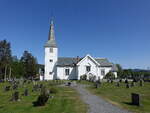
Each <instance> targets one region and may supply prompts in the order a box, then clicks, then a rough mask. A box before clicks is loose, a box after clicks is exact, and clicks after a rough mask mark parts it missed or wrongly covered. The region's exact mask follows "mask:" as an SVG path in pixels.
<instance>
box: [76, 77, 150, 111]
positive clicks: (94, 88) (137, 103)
mask: <svg viewBox="0 0 150 113" xmlns="http://www.w3.org/2000/svg"><path fill="white" fill-rule="evenodd" d="M106 81H107V80H105V81H104V80H103V81H101V83H100V84H99V85H97V84H98V82H91V81H85V80H83V81H79V83H80V84H85V85H88V87H87V89H88V90H89V91H90V92H92V93H93V94H95V95H98V96H100V97H102V98H104V99H105V100H106V101H108V102H109V103H112V104H114V105H116V106H119V107H120V108H123V109H127V110H129V111H132V112H135V113H149V112H150V82H144V81H142V80H140V81H138V82H134V81H128V80H124V81H123V80H113V82H112V81H111V80H108V81H109V82H108V81H107V82H106Z"/></svg>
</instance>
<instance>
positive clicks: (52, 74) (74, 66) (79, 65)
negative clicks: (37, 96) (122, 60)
mask: <svg viewBox="0 0 150 113" xmlns="http://www.w3.org/2000/svg"><path fill="white" fill-rule="evenodd" d="M110 71H111V72H113V73H114V74H115V75H116V76H117V73H116V71H117V68H116V65H115V64H113V63H111V62H109V61H108V60H107V59H106V58H93V57H92V56H90V55H89V54H88V55H86V56H85V57H74V58H72V57H59V56H58V47H57V45H56V41H55V35H54V24H53V21H51V24H50V30H49V36H48V41H47V42H46V44H45V72H44V76H43V77H40V79H41V80H55V79H61V80H79V79H80V77H81V76H82V75H87V78H88V77H89V76H95V77H96V79H102V78H103V77H104V76H105V75H106V74H107V73H108V72H110Z"/></svg>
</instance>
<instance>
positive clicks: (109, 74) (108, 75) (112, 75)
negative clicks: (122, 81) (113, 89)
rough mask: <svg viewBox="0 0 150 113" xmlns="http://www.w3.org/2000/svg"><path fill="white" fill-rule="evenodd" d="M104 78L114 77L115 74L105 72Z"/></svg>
mask: <svg viewBox="0 0 150 113" xmlns="http://www.w3.org/2000/svg"><path fill="white" fill-rule="evenodd" d="M104 78H106V79H115V75H114V73H112V72H109V73H107V74H106V75H105V77H104Z"/></svg>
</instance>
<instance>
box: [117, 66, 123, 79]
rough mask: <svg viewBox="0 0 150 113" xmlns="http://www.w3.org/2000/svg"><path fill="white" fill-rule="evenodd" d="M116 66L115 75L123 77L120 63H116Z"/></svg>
mask: <svg viewBox="0 0 150 113" xmlns="http://www.w3.org/2000/svg"><path fill="white" fill-rule="evenodd" d="M116 67H117V69H118V72H117V76H118V77H119V78H122V77H123V69H122V67H121V65H120V64H116Z"/></svg>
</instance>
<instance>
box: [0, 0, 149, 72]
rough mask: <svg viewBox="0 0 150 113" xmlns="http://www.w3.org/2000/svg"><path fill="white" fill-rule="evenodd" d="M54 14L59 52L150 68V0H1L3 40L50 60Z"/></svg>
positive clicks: (0, 37)
mask: <svg viewBox="0 0 150 113" xmlns="http://www.w3.org/2000/svg"><path fill="white" fill-rule="evenodd" d="M52 17H53V18H54V25H55V28H54V29H55V37H56V42H57V45H58V54H59V56H64V57H76V56H80V57H83V56H85V55H86V54H90V55H91V56H93V57H100V58H107V59H108V60H109V61H111V62H113V63H118V64H121V66H122V67H123V68H142V69H147V67H150V0H0V40H3V39H6V40H7V41H9V42H10V43H11V48H12V53H13V55H17V56H18V58H20V57H21V56H22V54H23V52H24V50H28V51H29V52H31V53H32V54H33V55H34V56H35V57H36V58H37V59H38V63H40V64H44V44H45V42H46V41H47V40H48V32H49V26H50V19H51V18H52Z"/></svg>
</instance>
